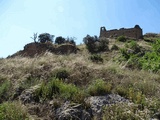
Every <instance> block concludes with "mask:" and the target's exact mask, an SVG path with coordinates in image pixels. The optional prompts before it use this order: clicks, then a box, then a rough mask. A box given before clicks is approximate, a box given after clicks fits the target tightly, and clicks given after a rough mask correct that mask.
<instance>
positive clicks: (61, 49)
mask: <svg viewBox="0 0 160 120" xmlns="http://www.w3.org/2000/svg"><path fill="white" fill-rule="evenodd" d="M47 51H48V52H51V53H54V54H71V53H76V52H77V48H76V46H75V45H73V44H62V45H54V44H52V43H50V42H48V43H29V44H27V45H25V46H24V50H21V51H19V52H17V53H15V54H13V55H11V56H9V57H16V56H23V57H35V56H37V55H43V54H44V53H45V52H47Z"/></svg>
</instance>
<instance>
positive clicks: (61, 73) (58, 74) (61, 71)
mask: <svg viewBox="0 0 160 120" xmlns="http://www.w3.org/2000/svg"><path fill="white" fill-rule="evenodd" d="M55 77H56V78H58V79H60V80H65V79H66V78H68V77H69V72H68V71H67V70H65V69H59V70H57V71H56V74H55Z"/></svg>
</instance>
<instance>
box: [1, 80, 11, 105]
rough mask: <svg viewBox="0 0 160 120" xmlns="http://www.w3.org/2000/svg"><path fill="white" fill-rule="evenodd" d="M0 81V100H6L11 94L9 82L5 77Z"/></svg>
mask: <svg viewBox="0 0 160 120" xmlns="http://www.w3.org/2000/svg"><path fill="white" fill-rule="evenodd" d="M0 83H1V84H0V102H2V101H3V100H7V99H8V98H9V97H10V95H11V93H10V90H11V83H10V82H9V81H8V80H6V79H3V80H2V81H0Z"/></svg>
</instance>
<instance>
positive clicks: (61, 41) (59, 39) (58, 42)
mask: <svg viewBox="0 0 160 120" xmlns="http://www.w3.org/2000/svg"><path fill="white" fill-rule="evenodd" d="M65 41H66V40H65V38H63V37H62V36H59V37H56V39H55V43H56V44H58V45H59V44H63V43H65Z"/></svg>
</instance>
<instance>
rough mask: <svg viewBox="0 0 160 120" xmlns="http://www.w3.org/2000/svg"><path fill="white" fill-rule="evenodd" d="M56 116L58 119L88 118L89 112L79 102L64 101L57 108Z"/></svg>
mask: <svg viewBox="0 0 160 120" xmlns="http://www.w3.org/2000/svg"><path fill="white" fill-rule="evenodd" d="M56 116H57V117H56V118H57V119H58V120H90V119H91V116H90V114H89V113H88V112H87V111H85V110H84V109H83V108H82V105H81V104H71V103H70V102H66V103H65V104H64V105H63V106H62V107H60V108H59V109H57V111H56Z"/></svg>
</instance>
